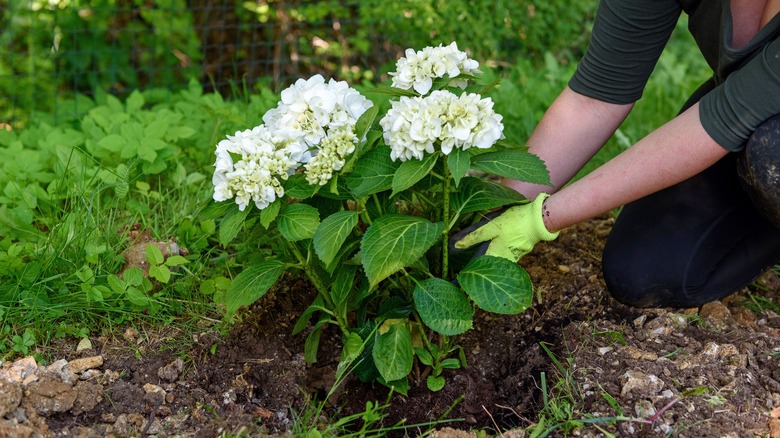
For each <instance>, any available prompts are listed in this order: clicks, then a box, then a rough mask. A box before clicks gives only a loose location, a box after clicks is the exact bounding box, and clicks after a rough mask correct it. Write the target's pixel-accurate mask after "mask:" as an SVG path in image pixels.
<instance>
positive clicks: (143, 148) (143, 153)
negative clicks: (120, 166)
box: [138, 143, 157, 163]
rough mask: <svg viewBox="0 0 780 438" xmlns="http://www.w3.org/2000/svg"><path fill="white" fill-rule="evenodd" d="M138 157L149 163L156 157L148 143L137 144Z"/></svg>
mask: <svg viewBox="0 0 780 438" xmlns="http://www.w3.org/2000/svg"><path fill="white" fill-rule="evenodd" d="M138 158H140V159H142V160H144V161H146V162H149V163H154V160H156V159H157V152H156V151H155V150H154V148H152V146H151V145H149V144H148V143H141V144H140V145H138Z"/></svg>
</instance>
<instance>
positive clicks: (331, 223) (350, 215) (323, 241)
mask: <svg viewBox="0 0 780 438" xmlns="http://www.w3.org/2000/svg"><path fill="white" fill-rule="evenodd" d="M357 223H358V214H357V212H355V211H340V212H338V213H334V214H332V215H330V216H328V217H326V218H325V219H324V220H323V221H322V223H321V224H320V226H319V227H317V231H316V232H315V233H314V251H315V252H316V253H317V256H318V257H319V258H320V260H322V263H324V264H325V265H326V266H327V265H329V264H330V263H331V262H332V261H333V259H334V258H335V257H336V255H337V254H338V252H339V250H340V249H341V247H342V246H343V245H344V242H345V241H346V240H347V237H349V235H350V233H352V230H353V229H354V228H355V225H357Z"/></svg>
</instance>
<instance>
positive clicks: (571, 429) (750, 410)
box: [7, 218, 780, 437]
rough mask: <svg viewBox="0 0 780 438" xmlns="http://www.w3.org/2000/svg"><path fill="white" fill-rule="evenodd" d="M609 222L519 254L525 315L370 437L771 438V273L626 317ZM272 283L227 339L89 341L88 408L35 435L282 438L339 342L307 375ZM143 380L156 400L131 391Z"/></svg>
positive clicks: (294, 311)
mask: <svg viewBox="0 0 780 438" xmlns="http://www.w3.org/2000/svg"><path fill="white" fill-rule="evenodd" d="M611 224H612V220H611V219H610V218H600V219H597V220H593V221H589V222H587V223H584V224H581V225H579V226H576V227H573V228H571V229H568V230H565V231H564V232H562V233H561V236H560V238H559V239H558V240H556V241H555V242H551V243H549V244H545V245H540V246H539V247H537V249H536V250H535V251H534V252H533V253H531V254H529V255H528V256H526V257H525V258H524V259H523V260H522V262H521V264H522V265H523V266H524V267H526V269H527V270H528V272H529V274H530V275H531V278H532V281H533V282H534V285H535V286H536V289H537V299H536V302H535V305H534V307H533V308H532V309H529V310H528V311H527V312H526V313H525V314H522V315H516V316H501V315H494V314H487V313H484V312H478V313H477V317H476V320H475V329H474V330H472V331H470V332H468V333H466V334H465V335H464V336H463V337H462V338H461V339H460V345H462V346H463V348H464V350H465V352H466V356H467V359H468V367H467V368H465V369H461V370H451V371H448V372H447V373H446V374H445V377H446V379H447V384H446V386H445V388H444V389H443V390H442V391H440V392H436V393H433V392H430V391H429V390H428V389H426V386H425V383H424V379H419V380H418V378H417V377H419V376H418V375H417V374H416V373H413V377H415V378H413V379H412V382H411V389H410V391H409V394H408V396H400V395H393V397H392V398H391V400H390V404H389V406H388V407H387V408H386V409H385V411H384V413H385V414H386V417H385V418H384V419H383V420H382V421H380V422H379V423H378V424H377V426H376V427H390V426H394V425H398V424H399V423H400V422H402V424H404V425H406V427H405V428H396V429H395V430H394V431H393V432H388V433H387V435H389V436H404V435H408V436H418V435H421V434H424V433H429V432H430V428H429V427H427V426H414V425H416V424H423V423H429V422H431V421H436V420H443V419H456V420H453V421H451V422H449V423H446V424H440V425H439V426H437V427H438V428H440V429H441V428H444V427H449V428H452V429H443V430H440V431H437V432H435V435H436V436H473V434H470V431H483V432H486V433H487V434H490V435H493V434H498V433H501V432H505V431H509V430H514V432H513V434H512V436H520V437H522V436H531V432H532V431H534V430H536V431H548V430H549V431H550V436H573V435H578V436H594V437H595V436H610V435H609V434H613V436H653V437H654V436H680V437H753V436H762V437H780V420H779V419H778V418H777V417H778V416H780V409H778V408H780V317H779V316H778V315H777V314H776V313H774V312H773V311H772V310H771V309H767V308H766V307H767V306H769V307H772V303H774V306H775V307H774V309H775V310H777V308H778V307H777V303H780V296H779V295H778V292H779V291H780V279H778V277H777V276H776V275H775V274H772V273H769V274H767V275H765V276H764V277H763V278H762V279H760V281H759V282H758V283H757V284H756V285H754V286H751V287H750V288H748V289H745V290H743V291H741V292H740V293H738V294H736V295H734V296H732V297H729V298H728V299H726V300H725V301H724V302H723V303H721V302H716V303H712V304H710V305H707V306H704V307H703V308H701V309H688V310H685V311H683V310H679V309H677V310H675V309H655V310H643V309H635V308H630V307H627V306H624V305H621V304H619V303H618V302H616V301H615V300H613V299H612V298H611V297H610V296H609V294H608V293H607V292H606V290H605V286H604V282H603V279H602V278H601V271H600V254H601V248H602V246H603V240H604V238H605V236H606V235H607V234H608V232H609V230H610V227H611ZM284 284H285V285H284V286H283V287H281V288H279V289H278V290H275V291H273V292H272V293H269V294H268V295H266V296H265V297H264V298H263V299H262V300H260V302H259V303H258V304H256V305H255V306H253V307H252V308H251V309H249V310H248V311H247V312H246V313H244V314H243V315H242V318H243V319H242V321H241V322H239V323H238V324H237V325H235V326H234V327H233V328H232V329H231V330H230V332H229V333H227V334H220V333H219V331H217V329H216V326H212V327H204V328H203V331H202V332H201V333H200V334H198V335H195V336H194V338H193V339H181V336H182V335H181V333H178V332H176V331H174V330H173V329H171V331H170V332H168V333H154V334H147V333H144V332H143V330H141V333H140V334H138V333H136V332H134V331H132V330H130V331H129V332H126V333H125V336H116V337H115V338H112V339H107V338H106V339H100V340H99V341H98V342H93V343H94V344H95V349H94V350H91V351H86V352H82V353H80V354H81V355H83V356H89V355H101V356H102V357H103V358H104V364H103V366H102V367H101V368H100V370H101V371H102V372H103V374H102V375H103V381H102V383H101V384H102V385H103V389H104V390H103V398H102V401H101V402H100V403H99V404H98V405H97V406H95V407H94V408H93V409H91V410H88V411H87V412H84V413H82V414H80V415H74V414H73V412H72V411H68V412H65V413H58V414H53V415H48V416H44V417H45V418H44V420H45V423H46V424H47V425H48V429H49V433H50V434H51V435H54V434H56V435H57V436H82V437H89V436H108V435H113V436H143V435H149V436H152V435H154V436H160V437H163V436H195V437H214V436H225V435H227V436H235V435H239V436H244V435H242V434H245V436H266V435H271V434H285V433H290V432H291V430H292V427H293V424H294V423H295V421H296V415H297V414H300V413H302V412H305V411H306V409H307V406H312V405H311V403H310V402H312V401H313V400H320V401H321V400H324V398H325V396H326V394H327V393H328V391H329V390H330V389H331V387H332V385H333V382H334V378H335V371H336V365H337V360H338V355H339V353H340V343H339V340H338V338H337V336H338V334H337V333H336V332H335V330H334V331H333V332H329V333H328V334H327V335H326V336H324V338H323V340H322V344H321V347H320V355H319V360H318V362H317V363H316V364H314V365H307V364H306V362H305V361H304V357H303V350H304V341H305V334H303V335H298V336H292V335H291V331H292V326H293V325H294V323H295V321H296V319H297V317H298V316H299V315H300V312H301V311H302V310H303V309H304V308H305V307H306V306H307V305H308V304H309V303H310V302H311V300H312V299H313V292H312V291H311V289H310V288H308V287H307V285H306V284H305V283H303V282H300V281H294V280H292V279H290V281H286V282H284ZM762 299H767V300H769V301H767V302H765V303H764V304H765V305H764V306H763V308H757V307H755V306H750V304H751V303H755V302H756V301H757V300H762ZM767 303H768V305H767ZM749 307H750V308H749ZM751 308H752V309H753V310H751ZM71 351H72V348H71ZM63 354H65V353H64V352H63ZM65 358H66V359H72V357H65ZM177 358H180V359H182V360H183V365H184V367H183V370H182V371H181V372H176V371H175V360H176V359H177ZM166 366H167V368H166ZM108 370H111V371H108ZM166 370H167V371H166ZM171 370H174V371H173V372H169V371H171ZM112 371H113V372H115V373H119V374H112ZM420 372H421V373H423V372H424V370H420ZM107 376H108V377H110V376H114V377H113V378H107ZM149 383H151V384H153V385H156V386H158V387H160V388H162V389H163V390H164V393H161V394H162V395H160V396H159V397H158V396H155V395H154V393H151V394H150V393H149V389H148V387H147V390H144V385H145V384H149ZM542 388H546V390H547V393H546V395H545V394H543V391H542ZM387 398H388V391H387V389H386V388H384V387H382V386H380V385H375V386H372V385H369V384H364V383H360V382H359V381H358V380H357V379H355V378H349V379H348V380H347V382H346V383H345V384H344V385H342V386H341V387H340V388H339V389H338V390H337V391H336V392H335V393H334V394H333V396H331V397H330V399H328V400H327V403H326V405H325V408H324V410H323V411H322V413H321V419H322V421H323V424H333V422H334V421H335V419H338V418H342V417H344V416H346V415H349V414H354V413H360V412H363V411H364V410H365V409H366V402H368V401H371V402H375V401H376V402H379V403H384V402H386V401H387ZM307 403H309V404H307ZM23 406H24V405H23ZM28 416H29V415H28ZM615 417H620V418H615ZM7 418H8V417H7ZM542 419H543V420H544V421H545V424H544V425H541V426H540V425H538V423H537V422H539V421H540V420H542ZM128 425H129V426H128ZM359 425H360V421H358V422H357V423H356V426H358V427H359ZM534 427H536V429H534ZM453 429H454V430H453ZM467 431H469V432H468V433H467Z"/></svg>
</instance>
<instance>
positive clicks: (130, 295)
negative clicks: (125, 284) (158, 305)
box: [125, 287, 152, 307]
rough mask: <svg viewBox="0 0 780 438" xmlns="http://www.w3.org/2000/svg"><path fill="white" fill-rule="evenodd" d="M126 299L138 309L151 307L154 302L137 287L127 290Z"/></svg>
mask: <svg viewBox="0 0 780 438" xmlns="http://www.w3.org/2000/svg"><path fill="white" fill-rule="evenodd" d="M125 297H127V301H130V303H132V304H133V305H134V306H137V307H149V305H150V304H152V300H151V299H150V298H149V296H148V295H146V294H145V293H143V292H141V291H140V290H138V289H137V288H135V287H129V288H127V291H125Z"/></svg>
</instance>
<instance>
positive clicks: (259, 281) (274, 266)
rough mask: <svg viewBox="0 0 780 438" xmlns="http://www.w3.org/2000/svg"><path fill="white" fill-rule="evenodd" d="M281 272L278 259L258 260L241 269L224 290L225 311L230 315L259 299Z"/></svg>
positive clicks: (282, 267)
mask: <svg viewBox="0 0 780 438" xmlns="http://www.w3.org/2000/svg"><path fill="white" fill-rule="evenodd" d="M283 272H284V263H282V262H280V261H279V260H267V261H264V262H260V263H258V264H255V265H251V266H249V267H247V268H246V269H244V270H243V271H241V273H240V274H238V275H237V276H236V278H234V279H233V281H232V282H231V283H230V286H229V287H228V288H227V290H226V291H225V308H226V313H227V314H228V315H232V314H233V313H235V312H236V310H238V309H239V308H240V307H241V306H248V305H250V304H252V303H254V302H255V301H257V300H259V299H260V298H261V297H262V296H263V295H265V294H266V292H268V290H269V289H270V288H271V286H273V285H274V283H276V280H278V279H279V276H281V275H282V273H283Z"/></svg>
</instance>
